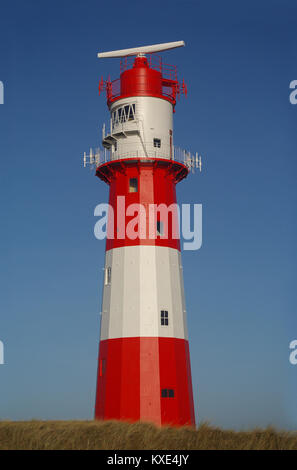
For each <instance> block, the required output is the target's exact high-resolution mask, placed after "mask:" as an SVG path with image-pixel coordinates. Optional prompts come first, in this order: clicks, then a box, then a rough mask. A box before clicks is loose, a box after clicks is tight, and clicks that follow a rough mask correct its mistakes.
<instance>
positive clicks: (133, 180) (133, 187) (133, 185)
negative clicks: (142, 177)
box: [129, 178, 138, 193]
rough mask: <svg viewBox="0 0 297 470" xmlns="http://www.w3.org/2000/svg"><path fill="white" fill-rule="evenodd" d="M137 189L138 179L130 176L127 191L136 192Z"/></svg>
mask: <svg viewBox="0 0 297 470" xmlns="http://www.w3.org/2000/svg"><path fill="white" fill-rule="evenodd" d="M137 191H138V179H137V178H130V179H129V193H137Z"/></svg>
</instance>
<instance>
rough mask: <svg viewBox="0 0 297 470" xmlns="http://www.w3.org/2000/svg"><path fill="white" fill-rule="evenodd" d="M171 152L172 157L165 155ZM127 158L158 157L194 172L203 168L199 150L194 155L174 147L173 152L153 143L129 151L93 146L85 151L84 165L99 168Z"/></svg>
mask: <svg viewBox="0 0 297 470" xmlns="http://www.w3.org/2000/svg"><path fill="white" fill-rule="evenodd" d="M170 153H172V158H170V157H169V156H167V157H166V156H164V155H166V154H167V155H170ZM125 158H141V159H144V160H145V159H155V158H158V159H164V160H171V161H177V162H180V163H183V164H184V165H186V166H187V167H188V168H189V170H192V171H193V172H194V170H195V169H199V170H200V171H201V169H202V159H201V156H199V155H198V153H197V152H196V154H195V155H193V154H192V153H191V152H188V151H186V150H183V149H181V148H179V147H172V150H171V152H170V150H169V149H167V151H166V150H165V151H164V149H163V148H162V147H160V148H156V147H153V146H152V144H151V143H150V144H145V145H144V150H135V151H133V150H132V149H131V150H130V151H128V152H121V151H120V150H118V151H116V152H113V151H111V150H107V149H103V150H102V149H100V148H96V149H95V150H93V149H92V148H90V152H89V153H88V154H87V153H86V152H84V156H83V165H84V167H86V166H88V165H90V166H91V167H96V168H97V167H98V166H100V165H102V164H104V163H106V162H110V161H113V160H122V159H125Z"/></svg>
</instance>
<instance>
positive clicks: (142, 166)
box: [97, 159, 187, 250]
mask: <svg viewBox="0 0 297 470" xmlns="http://www.w3.org/2000/svg"><path fill="white" fill-rule="evenodd" d="M103 175H104V176H103ZM178 175H180V176H178ZM186 175H187V169H186V168H185V167H184V165H182V164H179V163H177V162H172V161H170V160H168V161H166V160H160V161H154V162H150V163H148V162H145V163H143V162H142V163H141V162H140V161H139V160H136V159H132V160H130V161H117V162H110V164H106V165H103V166H102V167H99V168H98V169H97V176H99V177H100V178H102V179H105V181H108V183H109V185H110V194H109V204H110V205H111V206H112V208H113V217H114V230H113V231H111V230H109V231H108V236H107V240H106V250H111V249H112V248H119V247H123V246H135V245H156V246H165V247H169V248H174V249H177V250H180V240H179V227H178V217H177V212H174V210H173V211H169V217H167V213H166V208H168V207H170V206H171V205H172V204H173V208H174V205H175V204H176V189H175V186H176V183H177V182H178V181H179V179H180V178H182V177H185V176H186ZM131 178H137V181H138V191H137V192H130V191H129V183H130V179H131ZM118 196H119V197H123V196H124V197H125V202H124V205H123V208H122V209H120V208H119V207H118V204H117V203H118ZM131 204H141V205H142V206H143V207H144V210H145V225H146V232H145V234H144V236H143V237H142V238H141V237H140V236H139V233H137V232H138V225H136V226H135V227H134V228H132V232H133V233H135V237H134V238H131V237H129V236H128V235H127V229H128V227H129V225H130V226H131V224H129V222H131V221H132V220H133V219H134V218H135V216H137V212H136V213H134V214H132V215H126V210H127V207H128V206H130V205H131ZM153 204H155V205H156V206H160V205H161V204H163V205H165V213H164V215H162V214H161V215H158V214H157V217H158V219H159V220H160V221H161V222H163V228H164V236H163V237H162V236H160V235H159V236H158V235H157V238H153V237H152V236H151V234H150V229H149V221H150V219H149V215H150V214H149V206H150V205H153ZM163 207H164V206H163ZM159 214H160V213H159ZM108 226H109V227H111V226H112V224H111V221H110V220H109V222H108ZM152 229H153V230H155V229H156V221H155V223H152ZM122 234H123V236H122Z"/></svg>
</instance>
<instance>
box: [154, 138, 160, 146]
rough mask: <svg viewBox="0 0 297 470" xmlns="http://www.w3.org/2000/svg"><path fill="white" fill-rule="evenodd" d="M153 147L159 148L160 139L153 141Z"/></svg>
mask: <svg viewBox="0 0 297 470" xmlns="http://www.w3.org/2000/svg"><path fill="white" fill-rule="evenodd" d="M154 147H157V148H160V147H161V139H154Z"/></svg>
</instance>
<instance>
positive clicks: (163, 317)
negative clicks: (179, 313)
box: [161, 310, 169, 326]
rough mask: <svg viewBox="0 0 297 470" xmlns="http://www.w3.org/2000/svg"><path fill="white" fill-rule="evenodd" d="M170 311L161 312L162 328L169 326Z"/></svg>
mask: <svg viewBox="0 0 297 470" xmlns="http://www.w3.org/2000/svg"><path fill="white" fill-rule="evenodd" d="M168 324H169V321H168V310H161V326H168Z"/></svg>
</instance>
